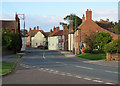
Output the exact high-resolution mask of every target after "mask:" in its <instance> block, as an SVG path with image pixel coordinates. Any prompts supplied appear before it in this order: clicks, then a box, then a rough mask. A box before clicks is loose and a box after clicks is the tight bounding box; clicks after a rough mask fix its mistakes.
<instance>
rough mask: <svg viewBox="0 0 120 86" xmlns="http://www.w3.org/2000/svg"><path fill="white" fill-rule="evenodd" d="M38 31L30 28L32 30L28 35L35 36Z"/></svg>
mask: <svg viewBox="0 0 120 86" xmlns="http://www.w3.org/2000/svg"><path fill="white" fill-rule="evenodd" d="M37 32H38V31H37V30H30V31H29V32H28V36H31V37H33V36H34V35H35V34H36V33H37Z"/></svg>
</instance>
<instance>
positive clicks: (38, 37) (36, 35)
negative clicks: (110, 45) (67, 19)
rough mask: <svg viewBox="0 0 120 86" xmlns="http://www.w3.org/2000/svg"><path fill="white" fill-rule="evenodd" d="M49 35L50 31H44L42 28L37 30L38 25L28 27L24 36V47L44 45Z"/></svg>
mask: <svg viewBox="0 0 120 86" xmlns="http://www.w3.org/2000/svg"><path fill="white" fill-rule="evenodd" d="M48 35H50V32H44V31H43V30H39V26H37V29H36V27H34V29H33V30H32V29H31V28H30V29H29V32H28V36H27V37H26V38H25V40H26V43H25V44H26V47H36V48H37V47H38V46H40V45H41V46H45V45H46V40H47V38H48Z"/></svg>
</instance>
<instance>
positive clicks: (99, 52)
mask: <svg viewBox="0 0 120 86" xmlns="http://www.w3.org/2000/svg"><path fill="white" fill-rule="evenodd" d="M92 53H93V54H103V53H105V52H104V51H103V50H93V51H92Z"/></svg>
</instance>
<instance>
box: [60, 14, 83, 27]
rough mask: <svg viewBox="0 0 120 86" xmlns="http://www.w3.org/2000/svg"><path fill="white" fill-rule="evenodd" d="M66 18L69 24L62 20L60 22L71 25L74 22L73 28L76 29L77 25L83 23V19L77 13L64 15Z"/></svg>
mask: <svg viewBox="0 0 120 86" xmlns="http://www.w3.org/2000/svg"><path fill="white" fill-rule="evenodd" d="M64 20H65V21H67V22H68V24H66V23H64V22H60V24H61V25H68V26H69V24H70V23H73V29H75V25H76V27H78V26H79V25H80V24H81V23H82V19H81V18H80V17H78V16H77V15H75V14H70V15H67V16H66V17H64Z"/></svg>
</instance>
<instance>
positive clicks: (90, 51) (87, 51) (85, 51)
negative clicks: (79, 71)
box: [83, 48, 92, 53]
mask: <svg viewBox="0 0 120 86" xmlns="http://www.w3.org/2000/svg"><path fill="white" fill-rule="evenodd" d="M83 52H84V53H92V50H91V49H89V48H87V49H85V50H84V51H83Z"/></svg>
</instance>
